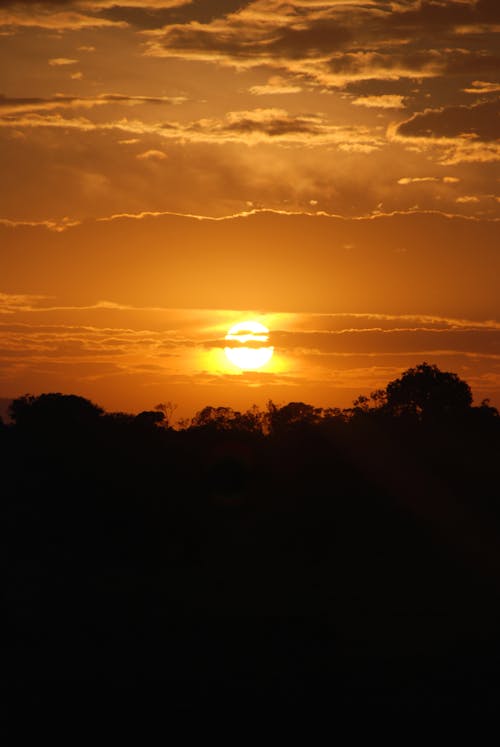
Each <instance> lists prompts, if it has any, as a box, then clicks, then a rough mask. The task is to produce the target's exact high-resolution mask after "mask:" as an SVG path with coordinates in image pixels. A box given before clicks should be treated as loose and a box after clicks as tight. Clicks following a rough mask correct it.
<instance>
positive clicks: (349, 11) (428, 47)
mask: <svg viewBox="0 0 500 747" xmlns="http://www.w3.org/2000/svg"><path fill="white" fill-rule="evenodd" d="M494 17H498V11H497V10H495V8H493V7H492V6H491V5H489V3H488V2H486V1H485V0H479V2H477V3H472V2H470V3H469V2H461V0H456V1H454V0H451V1H450V2H447V3H436V2H426V0H422V2H414V3H408V2H404V3H403V2H401V3H396V2H394V3H390V4H388V3H386V2H382V0H372V1H371V2H361V1H360V0H352V2H349V3H343V2H338V3H326V2H323V3H320V2H310V3H307V2H295V1H294V0H290V2H288V3H286V4H285V3H282V2H280V1H279V0H254V1H253V2H249V3H247V4H246V5H244V7H242V8H241V9H240V10H239V11H238V12H237V13H229V14H228V15H226V16H224V17H217V18H215V19H213V20H211V21H210V22H208V23H201V22H199V21H196V20H191V21H190V22H189V23H172V24H170V25H166V26H165V27H164V28H162V29H153V30H150V31H146V32H144V33H145V34H146V36H147V42H146V50H147V54H149V55H152V56H160V57H161V56H166V57H179V58H182V59H195V60H201V61H206V62H212V63H218V64H222V65H229V66H233V67H236V68H240V69H249V68H254V67H267V68H268V69H274V70H276V71H286V73H287V74H288V75H292V76H293V75H294V76H297V78H298V79H300V80H301V81H307V83H308V84H310V85H321V86H327V87H338V86H345V85H346V84H348V83H349V82H351V81H356V80H368V79H376V78H378V79H381V80H389V79H392V80H394V79H397V78H400V77H414V78H417V77H418V78H424V77H436V76H442V75H446V74H453V75H459V74H465V73H468V74H474V72H475V73H476V77H477V73H479V72H480V71H486V70H488V71H493V70H495V71H496V70H497V69H498V56H497V55H496V54H495V53H494V52H491V53H489V52H487V51H486V50H485V49H481V48H479V49H474V48H471V49H464V45H463V43H462V44H457V40H456V35H455V28H456V26H457V24H462V25H464V24H467V23H468V24H469V25H476V26H477V24H480V23H482V22H490V21H491V20H493V18H494ZM258 90H259V89H257V91H258ZM264 92H266V88H265V87H264Z"/></svg>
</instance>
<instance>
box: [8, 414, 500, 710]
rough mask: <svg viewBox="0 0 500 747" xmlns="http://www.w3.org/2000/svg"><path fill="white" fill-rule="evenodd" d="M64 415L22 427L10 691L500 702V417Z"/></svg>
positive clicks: (476, 705) (146, 700)
mask: <svg viewBox="0 0 500 747" xmlns="http://www.w3.org/2000/svg"><path fill="white" fill-rule="evenodd" d="M58 417H59V416H56V415H53V417H51V418H50V419H49V420H47V419H45V420H43V418H42V419H41V420H40V419H39V418H38V419H36V418H35V420H33V421H31V422H28V421H23V422H21V421H20V422H18V424H17V425H10V426H8V427H6V426H4V427H3V429H2V430H1V438H2V454H3V456H4V468H3V476H2V481H3V485H4V488H5V490H4V497H3V499H2V530H1V531H2V555H3V559H2V563H3V567H4V578H5V579H6V582H5V584H4V599H5V602H6V604H5V613H4V622H5V623H6V626H5V629H4V633H3V640H2V649H3V652H2V667H3V674H2V677H3V678H4V682H5V684H6V686H7V692H8V694H9V697H14V698H15V697H17V696H18V695H19V696H20V697H21V699H22V698H28V699H29V702H30V703H33V702H39V703H45V702H46V701H47V702H48V701H51V702H52V701H53V699H54V697H56V695H55V694H56V693H57V699H58V700H57V702H58V703H59V704H60V707H61V708H64V707H66V706H67V705H68V704H69V702H70V701H71V699H72V697H73V696H72V693H73V692H74V688H75V687H80V686H83V687H84V688H86V690H87V693H88V694H91V697H92V698H94V699H95V700H96V702H101V705H102V706H103V707H104V705H105V706H106V708H107V709H108V712H109V711H110V709H111V711H112V710H113V708H114V707H118V704H120V707H121V708H123V707H124V706H125V705H127V704H128V706H127V707H134V708H138V707H139V706H141V707H143V708H145V709H151V708H154V706H155V704H158V705H159V704H161V708H162V709H163V710H162V712H165V713H168V712H172V713H173V712H181V713H182V712H200V709H206V708H208V709H209V710H210V709H211V710H212V712H214V709H215V711H217V709H219V708H221V705H222V704H223V706H224V708H231V709H233V710H234V709H238V708H245V707H252V708H254V709H255V708H258V709H260V708H272V709H274V711H275V712H276V711H279V709H282V708H284V709H285V710H288V712H289V714H294V713H299V712H305V711H312V712H316V713H318V714H320V713H322V714H325V713H329V714H335V713H337V714H338V715H340V714H343V715H345V714H346V713H352V714H358V715H359V714H360V712H361V713H366V712H368V711H372V712H373V713H379V714H380V713H391V712H394V713H396V712H397V713H408V714H409V713H412V714H422V713H429V712H432V711H436V712H443V710H447V709H452V710H453V709H455V710H456V709H457V708H458V707H460V709H465V711H466V712H468V713H485V712H487V711H490V710H491V711H492V712H494V711H495V710H497V709H498V705H499V701H500V678H499V675H500V636H499V630H500V542H499V539H500V506H499V503H498V500H499V494H498V475H497V470H498V454H499V446H500V428H499V421H498V417H497V416H495V414H494V413H493V412H490V411H487V410H485V409H484V408H483V410H482V411H481V412H479V408H477V409H474V408H471V410H470V411H469V412H468V413H467V415H463V416H461V417H460V418H454V419H449V418H448V419H447V420H446V421H445V420H441V421H439V422H438V421H437V420H436V419H434V420H433V421H432V422H422V421H421V420H419V421H417V420H414V419H413V420H412V419H405V418H389V417H380V416H377V417H375V416H373V414H369V413H368V414H367V413H364V414H362V413H358V415H357V416H356V417H351V418H350V420H346V418H340V416H339V415H338V414H337V415H335V417H334V416H332V417H330V418H329V419H328V418H322V419H321V421H318V420H317V421H316V422H311V421H307V419H306V420H304V418H300V417H299V418H298V419H297V420H296V421H294V422H286V423H281V424H280V425H279V427H278V426H275V428H274V430H271V431H269V432H268V433H266V434H264V433H262V431H261V430H260V429H252V428H247V429H245V428H243V427H242V425H241V423H240V424H239V426H238V427H236V425H235V423H233V426H232V427H226V426H227V425H228V424H227V422H226V426H225V427H222V426H221V423H220V422H219V423H216V424H215V425H214V423H213V422H212V423H208V424H207V423H206V424H204V425H197V426H196V427H195V426H193V427H191V428H188V429H186V430H184V431H180V432H179V431H174V430H172V429H168V428H163V427H161V424H160V427H159V426H158V423H156V422H153V420H154V418H152V416H151V417H150V418H149V419H148V417H146V416H144V417H142V420H141V419H137V418H132V417H128V418H127V417H125V416H116V415H115V416H107V415H105V414H103V413H100V414H98V415H96V416H95V417H93V416H92V417H90V418H89V419H87V420H86V419H85V417H84V418H83V420H82V418H80V420H79V421H78V424H76V423H75V422H74V420H71V418H69V420H66V421H64V423H63V422H62V421H61V420H60V419H59V420H58ZM35 421H36V422H35ZM65 704H66V706H65ZM255 713H258V711H255Z"/></svg>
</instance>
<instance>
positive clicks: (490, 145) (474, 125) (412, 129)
mask: <svg viewBox="0 0 500 747" xmlns="http://www.w3.org/2000/svg"><path fill="white" fill-rule="evenodd" d="M499 114H500V100H495V101H487V102H479V103H475V104H471V105H469V106H466V105H459V106H445V107H440V108H438V109H426V110H425V111H423V112H417V113H415V114H413V115H412V116H411V117H409V118H408V119H407V120H405V121H404V122H400V123H399V124H396V125H393V126H391V127H390V128H389V131H388V135H389V137H392V138H394V139H396V140H399V141H400V142H408V143H409V144H412V145H417V146H418V145H420V146H422V147H433V146H436V147H438V148H439V149H440V150H441V154H440V156H439V160H440V161H441V162H442V163H449V164H453V163H460V162H473V161H479V162H488V161H497V160H500V141H499V138H498V117H499Z"/></svg>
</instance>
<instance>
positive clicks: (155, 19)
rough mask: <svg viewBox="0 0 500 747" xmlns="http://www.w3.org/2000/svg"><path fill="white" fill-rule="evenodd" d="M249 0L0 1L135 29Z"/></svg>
mask: <svg viewBox="0 0 500 747" xmlns="http://www.w3.org/2000/svg"><path fill="white" fill-rule="evenodd" d="M249 2H250V0H2V5H3V7H5V8H10V9H11V10H13V11H14V12H16V13H18V14H23V13H25V14H29V13H33V12H34V11H37V12H40V13H43V12H51V11H54V10H57V11H74V12H78V13H82V12H84V13H86V14H91V15H93V16H95V17H97V18H102V19H104V20H108V21H112V22H115V23H126V24H127V25H130V26H132V27H135V28H138V29H155V28H161V27H162V26H166V25H169V24H172V23H190V22H191V21H198V22H199V23H209V22H211V21H213V20H214V19H216V18H219V17H221V16H224V15H226V14H227V13H234V12H236V11H238V10H239V9H240V8H242V7H244V6H245V5H248V4H249Z"/></svg>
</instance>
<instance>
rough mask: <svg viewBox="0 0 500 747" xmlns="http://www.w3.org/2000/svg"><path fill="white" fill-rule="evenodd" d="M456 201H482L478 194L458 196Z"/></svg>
mask: <svg viewBox="0 0 500 747" xmlns="http://www.w3.org/2000/svg"><path fill="white" fill-rule="evenodd" d="M455 202H462V203H468V202H480V198H479V197H477V196H476V195H463V196H462V197H457V198H456V200H455Z"/></svg>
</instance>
